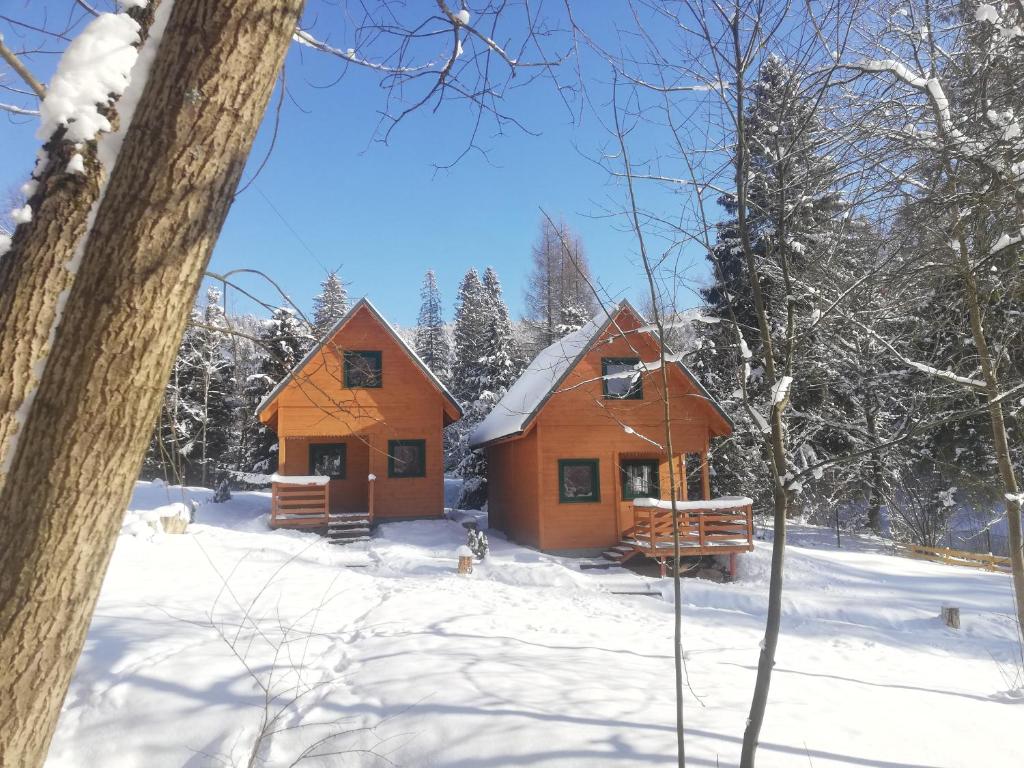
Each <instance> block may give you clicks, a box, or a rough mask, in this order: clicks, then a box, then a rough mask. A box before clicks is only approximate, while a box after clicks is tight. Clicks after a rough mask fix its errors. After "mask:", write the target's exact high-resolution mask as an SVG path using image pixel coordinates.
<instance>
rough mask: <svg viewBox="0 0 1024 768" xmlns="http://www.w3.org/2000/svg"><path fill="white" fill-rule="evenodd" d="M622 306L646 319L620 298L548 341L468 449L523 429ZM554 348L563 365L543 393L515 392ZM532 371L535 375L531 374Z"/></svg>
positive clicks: (534, 380) (482, 424)
mask: <svg viewBox="0 0 1024 768" xmlns="http://www.w3.org/2000/svg"><path fill="white" fill-rule="evenodd" d="M623 309H629V310H630V311H631V312H633V314H635V315H636V316H637V317H638V318H639V319H640V320H642V321H644V322H646V320H645V318H644V316H643V315H641V314H640V313H639V312H637V310H636V308H635V307H633V305H632V304H631V303H630V302H629V300H627V299H622V300H621V301H619V302H618V303H616V304H613V305H610V306H608V307H605V311H604V317H603V318H601V317H600V316H598V317H596V318H593V319H591V320H590V321H589V322H588V323H587V325H584V326H583V327H582V328H580V329H579V330H578V331H574V332H573V333H570V334H569V335H567V336H565V337H564V338H562V339H559V340H558V341H556V342H554V343H553V344H550V345H548V346H547V347H545V348H544V349H543V350H541V352H540V353H539V354H538V355H537V356H536V357H535V358H534V359H533V361H532V362H531V363H530V365H529V366H527V368H526V370H525V371H524V372H523V374H522V375H521V376H520V377H519V378H518V379H516V381H515V382H514V383H513V384H512V386H511V387H509V389H508V392H506V393H505V396H504V397H502V398H501V400H499V401H498V403H497V405H495V406H494V408H493V409H492V410H491V412H490V413H489V414H487V416H486V417H485V418H484V420H483V421H481V422H480V423H479V424H478V425H477V426H476V428H475V429H474V430H473V431H472V432H471V433H470V435H469V446H470V448H474V449H476V448H482V447H484V446H485V445H487V444H489V443H493V442H496V441H498V440H501V439H503V438H506V437H513V436H516V435H520V434H522V433H523V432H524V431H526V428H527V427H528V426H529V425H530V423H531V422H532V421H533V419H534V417H535V416H536V415H537V413H538V412H539V411H540V409H541V408H542V407H543V406H544V404H545V403H546V402H547V400H548V398H549V397H550V396H551V394H552V393H553V392H554V390H555V389H556V388H557V387H558V385H559V384H560V383H561V382H562V381H563V380H564V379H565V377H566V376H567V375H568V374H569V372H570V371H572V369H573V368H575V367H576V364H577V363H578V362H579V360H580V358H582V356H583V355H584V354H586V353H587V352H588V351H589V350H590V348H591V347H592V346H593V344H594V341H595V340H596V339H597V338H599V337H600V335H601V334H602V333H604V332H605V330H606V329H607V328H608V326H609V325H611V324H612V322H613V321H614V319H615V317H616V316H617V315H618V314H619V313H620V312H621V311H622V310H623ZM592 325H596V326H597V327H596V328H595V330H593V331H592V332H590V333H584V332H585V331H587V329H588V327H589V326H592ZM648 332H649V331H648ZM578 337H585V342H584V343H583V345H582V347H580V348H579V350H578V351H577V352H576V353H575V354H573V356H572V359H571V360H569V359H568V352H567V350H565V349H564V347H565V346H566V343H567V342H569V344H570V346H572V345H575V344H578V343H579V342H580V338H578ZM556 347H558V348H559V350H557V351H560V352H561V355H560V358H561V360H560V362H561V364H562V365H564V367H562V368H560V369H558V370H557V373H555V374H554V375H551V376H548V382H549V383H548V385H547V387H546V388H545V389H544V390H543V392H540V393H539V396H538V390H536V389H534V388H533V387H526V386H525V385H524V386H523V387H522V388H521V389H520V390H519V391H517V388H518V387H520V383H521V382H522V381H524V379H526V380H529V381H530V383H531V384H533V385H535V386H536V385H537V384H538V383H540V382H542V381H543V378H542V377H539V376H538V375H536V374H538V373H539V372H540V368H541V367H540V366H539V365H538V361H540V360H541V359H542V358H544V361H543V362H544V363H548V362H550V360H549V359H548V358H550V357H551V356H552V355H551V354H549V353H553V352H554V351H556V350H555V348H556ZM676 365H678V366H679V367H680V369H682V371H683V373H684V374H685V375H686V376H687V378H689V379H690V381H692V382H693V383H694V385H695V386H696V387H697V390H698V391H699V392H700V394H701V395H702V396H703V397H704V399H705V400H707V402H708V403H710V405H711V407H712V408H714V409H715V411H716V412H717V413H718V414H719V415H720V416H721V417H722V418H723V419H724V420H725V422H726V423H727V424H728V425H729V427H730V428H732V427H734V426H735V425H734V423H733V420H732V419H731V418H730V417H729V415H728V414H727V413H726V412H725V410H724V409H723V408H722V406H721V404H720V403H719V402H718V401H717V400H715V398H713V397H712V396H711V393H710V392H708V390H707V389H706V388H705V387H704V385H703V383H701V381H700V380H699V379H698V378H697V377H696V376H695V375H694V374H693V371H691V370H690V369H689V368H688V367H687V366H686V365H685V364H684V363H683V362H682V361H681V360H677V361H676ZM544 370H546V371H549V372H554V371H555V370H556V366H551V367H550V368H546V369H544ZM531 373H532V374H534V375H532V376H531ZM520 398H521V399H520ZM531 398H532V401H533V402H532V405H531V404H530V402H529V399H531ZM528 405H529V406H530V407H529V410H527V406H528ZM499 409H503V410H499ZM515 416H519V417H520V419H519V421H518V422H516V421H515V419H514V418H512V417H515ZM492 417H493V418H492Z"/></svg>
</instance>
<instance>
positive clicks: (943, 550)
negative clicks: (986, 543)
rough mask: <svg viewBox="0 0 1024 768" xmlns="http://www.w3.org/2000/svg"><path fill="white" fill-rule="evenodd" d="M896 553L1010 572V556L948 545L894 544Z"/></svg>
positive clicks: (969, 566) (933, 560)
mask: <svg viewBox="0 0 1024 768" xmlns="http://www.w3.org/2000/svg"><path fill="white" fill-rule="evenodd" d="M895 549H896V554H898V555H903V556H904V557H910V558H913V559H914V560H928V561H930V562H933V563H945V564H946V565H961V566H964V567H966V568H981V569H983V570H986V571H995V572H997V573H1009V572H1010V558H1008V557H1000V556H999V555H983V554H980V553H978V552H964V551H963V550H959V549H950V548H949V547H925V546H922V545H920V544H896V545H895Z"/></svg>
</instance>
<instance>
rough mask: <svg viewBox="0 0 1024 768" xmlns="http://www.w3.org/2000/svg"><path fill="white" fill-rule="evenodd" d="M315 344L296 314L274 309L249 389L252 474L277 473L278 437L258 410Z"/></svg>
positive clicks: (262, 335)
mask: <svg viewBox="0 0 1024 768" xmlns="http://www.w3.org/2000/svg"><path fill="white" fill-rule="evenodd" d="M311 345H312V337H311V336H310V333H309V331H308V330H307V328H306V326H305V324H304V323H302V322H301V321H299V320H298V319H297V318H296V317H295V312H294V311H292V310H291V309H289V308H286V307H279V308H277V309H275V310H274V314H273V316H272V317H271V318H270V319H269V320H266V321H265V322H264V323H263V326H262V328H261V330H260V349H261V351H262V352H263V353H264V357H263V358H262V359H261V360H260V363H259V366H258V367H257V370H256V372H255V373H253V374H251V375H250V376H249V377H248V381H247V382H246V387H245V400H246V410H247V412H248V413H249V414H250V420H249V423H248V424H247V432H248V433H249V436H248V439H247V441H246V443H247V452H248V455H247V457H246V459H247V460H246V463H247V465H248V469H249V470H250V471H251V472H256V473H260V474H270V473H272V472H276V471H277V436H276V435H275V434H274V433H273V431H272V430H271V429H270V428H268V427H267V426H266V425H264V424H262V423H261V422H260V421H259V419H258V418H257V416H256V415H255V414H256V408H257V407H258V406H259V404H260V403H261V402H262V401H263V399H264V398H265V397H266V396H267V395H268V394H269V393H270V392H271V390H273V389H274V387H276V386H277V384H278V383H279V382H280V381H281V380H282V379H284V377H285V376H287V375H288V374H289V373H290V372H291V371H292V369H294V368H295V366H296V365H297V364H298V362H299V360H301V359H302V357H303V356H304V355H305V353H306V351H307V350H308V349H309V348H310V347H311Z"/></svg>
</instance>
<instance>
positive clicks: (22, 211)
mask: <svg viewBox="0 0 1024 768" xmlns="http://www.w3.org/2000/svg"><path fill="white" fill-rule="evenodd" d="M11 220H12V221H13V222H14V223H15V224H28V223H29V222H30V221H32V206H31V205H28V204H27V203H26V204H25V205H23V206H21V207H20V208H15V209H14V210H13V211H11Z"/></svg>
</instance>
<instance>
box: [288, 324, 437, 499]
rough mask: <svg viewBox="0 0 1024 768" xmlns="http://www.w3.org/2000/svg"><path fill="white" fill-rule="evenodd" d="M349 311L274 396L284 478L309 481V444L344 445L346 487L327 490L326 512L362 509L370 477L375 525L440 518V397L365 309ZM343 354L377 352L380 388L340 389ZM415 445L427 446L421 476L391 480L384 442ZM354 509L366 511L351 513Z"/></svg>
mask: <svg viewBox="0 0 1024 768" xmlns="http://www.w3.org/2000/svg"><path fill="white" fill-rule="evenodd" d="M354 312H355V314H354V315H353V316H352V317H351V318H350V319H349V321H348V322H346V323H345V325H344V326H343V327H342V328H341V330H340V331H339V332H338V333H337V334H336V335H335V337H334V338H333V339H332V340H331V342H330V343H328V344H325V345H324V347H323V349H322V350H321V351H320V352H318V353H317V354H316V355H315V356H314V357H313V359H311V360H310V361H309V363H307V365H306V367H305V368H304V369H303V370H302V371H300V372H299V373H298V374H297V375H296V376H295V378H294V379H293V380H292V381H291V382H289V383H288V385H287V386H286V387H285V388H284V390H283V391H282V392H281V393H280V394H279V395H278V397H277V400H276V403H275V407H276V415H275V416H273V421H272V426H273V427H274V428H275V430H276V432H277V435H278V438H279V440H280V443H279V445H280V450H281V456H280V458H281V460H282V462H281V466H282V467H283V470H282V471H283V472H284V473H287V474H293V475H303V474H308V472H309V444H310V442H325V443H331V442H345V443H346V444H347V445H348V446H349V447H348V449H347V451H348V461H349V471H348V473H347V477H346V479H345V480H344V481H332V483H331V506H332V509H338V510H344V511H362V510H365V508H366V507H365V498H366V482H367V476H368V475H369V474H370V473H372V474H374V475H376V477H377V480H376V483H375V487H374V511H375V514H376V516H377V517H378V518H389V517H390V518H401V517H439V516H441V515H443V514H444V459H443V449H442V444H441V430H442V428H443V424H444V418H445V416H444V408H445V402H446V401H445V399H444V396H443V395H442V394H441V393H440V392H439V391H438V390H437V388H436V387H435V386H434V385H433V384H432V383H431V382H430V380H429V379H428V378H427V377H426V375H425V374H424V373H423V371H422V370H420V368H419V367H418V366H417V365H416V363H414V362H413V361H412V360H411V359H410V358H409V356H408V354H407V353H406V351H405V350H404V349H403V348H402V347H401V346H400V345H399V344H398V343H397V342H396V341H395V340H394V339H393V338H392V337H391V335H390V334H389V333H388V331H387V329H385V328H384V327H382V326H381V324H380V323H379V322H378V321H377V319H376V318H375V317H374V316H373V314H372V313H371V312H370V311H369V310H368V309H366V308H365V307H363V308H360V309H357V310H354ZM346 349H348V350H374V351H380V352H381V370H382V378H381V380H382V386H381V387H379V388H373V389H347V388H345V387H344V386H343V385H342V382H343V378H342V362H341V361H342V358H341V354H342V351H343V350H346ZM356 434H358V435H359V436H360V437H359V438H356V437H354V435H356ZM360 438H362V439H360ZM413 439H418V440H426V450H427V462H426V470H427V472H426V476H425V477H420V478H389V477H388V460H387V447H388V441H389V440H413ZM360 486H361V487H360ZM359 504H363V505H364V506H362V508H361V509H355V508H354V507H356V506H358V505H359Z"/></svg>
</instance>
